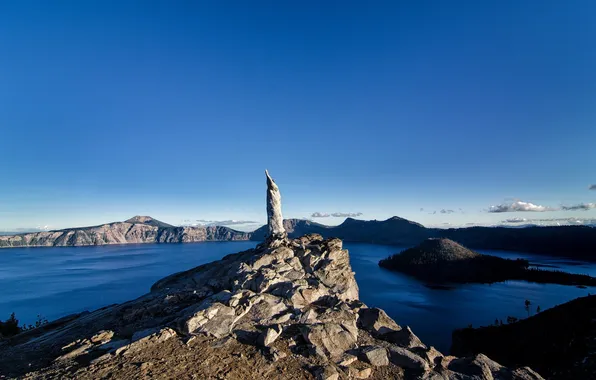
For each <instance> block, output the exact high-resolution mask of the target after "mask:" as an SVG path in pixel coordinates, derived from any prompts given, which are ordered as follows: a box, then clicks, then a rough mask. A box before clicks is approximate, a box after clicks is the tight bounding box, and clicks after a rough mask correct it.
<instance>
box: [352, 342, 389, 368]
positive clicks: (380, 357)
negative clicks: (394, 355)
mask: <svg viewBox="0 0 596 380" xmlns="http://www.w3.org/2000/svg"><path fill="white" fill-rule="evenodd" d="M359 358H360V360H362V361H364V362H366V363H369V364H370V365H373V366H375V367H381V366H386V365H389V358H388V357H387V350H386V349H385V348H384V347H378V346H368V347H364V348H362V350H361V351H360V355H359Z"/></svg>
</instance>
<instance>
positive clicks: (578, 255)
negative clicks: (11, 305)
mask: <svg viewBox="0 0 596 380" xmlns="http://www.w3.org/2000/svg"><path fill="white" fill-rule="evenodd" d="M284 227H285V228H286V231H287V232H288V235H289V236H290V237H291V238H297V237H300V236H302V235H304V234H309V233H317V234H320V235H322V236H323V237H326V238H330V237H337V238H340V239H343V240H344V241H347V242H360V243H372V244H386V245H399V246H415V245H417V244H419V243H420V242H422V241H423V240H425V239H428V238H447V239H451V240H453V241H456V242H458V243H460V244H463V245H465V246H467V247H469V248H472V249H486V250H503V251H517V252H529V253H538V254H545V255H553V256H566V257H570V258H575V259H581V260H590V261H596V228H593V227H588V226H549V227H530V226H528V227H526V228H509V227H469V228H450V229H441V228H426V227H424V226H423V225H421V224H419V223H416V222H412V221H410V220H407V219H403V218H400V217H397V216H394V217H392V218H389V219H387V220H358V219H353V218H347V219H346V220H345V221H344V222H343V223H342V224H340V225H338V226H325V225H323V224H320V223H315V222H312V221H309V220H303V219H286V220H284ZM267 233H268V232H267V226H263V227H261V228H259V229H257V230H256V231H253V232H240V231H236V230H233V229H230V228H228V227H223V226H196V227H190V226H184V227H173V226H171V225H169V224H167V223H164V222H160V221H158V220H156V219H153V218H151V217H148V216H135V217H133V218H131V219H128V220H127V221H124V222H115V223H109V224H104V225H101V226H94V227H82V228H70V229H64V230H59V231H47V232H35V233H27V234H17V235H11V236H0V247H22V246H73V245H102V244H126V243H152V242H178V243H181V242H194V241H223V240H249V239H250V240H255V241H263V240H264V239H265V236H266V235H267Z"/></svg>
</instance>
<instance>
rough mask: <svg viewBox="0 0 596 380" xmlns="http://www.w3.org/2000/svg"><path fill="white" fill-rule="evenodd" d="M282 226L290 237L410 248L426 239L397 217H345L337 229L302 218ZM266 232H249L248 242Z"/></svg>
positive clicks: (413, 225)
mask: <svg viewBox="0 0 596 380" xmlns="http://www.w3.org/2000/svg"><path fill="white" fill-rule="evenodd" d="M284 227H285V228H286V231H287V232H288V235H289V236H290V237H291V238H297V237H300V236H302V235H304V234H307V233H317V234H321V235H322V236H323V237H337V238H340V239H342V240H344V241H349V242H362V243H373V244H389V245H413V244H418V243H419V242H420V241H421V240H424V239H426V238H427V237H428V229H427V228H425V227H424V226H423V225H421V224H418V223H416V222H412V221H409V220H407V219H403V218H399V217H397V216H394V217H392V218H389V219H387V220H382V221H378V220H358V219H353V218H347V219H346V220H345V221H344V222H343V223H342V224H340V225H338V226H325V225H323V224H320V223H315V222H311V221H309V220H303V219H286V220H284ZM266 233H267V226H263V227H261V228H259V229H258V230H256V231H254V232H253V234H252V236H251V240H263V239H264V237H265V235H266Z"/></svg>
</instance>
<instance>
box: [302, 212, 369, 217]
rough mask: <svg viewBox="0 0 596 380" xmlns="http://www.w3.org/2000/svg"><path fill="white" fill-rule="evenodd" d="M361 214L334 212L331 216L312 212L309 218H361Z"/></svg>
mask: <svg viewBox="0 0 596 380" xmlns="http://www.w3.org/2000/svg"><path fill="white" fill-rule="evenodd" d="M362 215H363V214H362V213H361V212H334V213H331V214H328V213H326V212H318V211H317V212H313V213H312V214H311V216H310V217H311V218H329V217H330V216H332V217H334V218H353V217H355V216H362Z"/></svg>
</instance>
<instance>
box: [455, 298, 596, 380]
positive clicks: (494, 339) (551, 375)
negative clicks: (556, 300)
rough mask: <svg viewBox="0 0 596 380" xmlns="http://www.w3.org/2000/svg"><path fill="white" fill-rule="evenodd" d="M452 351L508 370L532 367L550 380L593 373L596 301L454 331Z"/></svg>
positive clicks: (582, 300)
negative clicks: (495, 362) (479, 355)
mask: <svg viewBox="0 0 596 380" xmlns="http://www.w3.org/2000/svg"><path fill="white" fill-rule="evenodd" d="M451 352H452V353H453V354H455V355H474V354H476V353H479V352H483V353H485V354H487V355H489V356H490V357H491V358H493V359H497V360H499V362H501V363H503V364H505V365H509V366H531V367H532V368H534V369H535V370H537V371H539V372H540V373H541V374H543V375H544V376H545V377H546V378H548V379H561V380H563V379H592V378H594V374H596V296H587V297H581V298H577V299H575V300H572V301H569V302H567V303H564V304H562V305H559V306H555V307H553V308H552V309H548V310H544V311H542V312H541V313H538V314H536V315H534V316H532V317H530V318H527V319H523V320H521V321H519V322H515V323H511V324H506V325H501V326H488V327H480V328H465V329H460V330H455V331H454V332H453V345H452V347H451Z"/></svg>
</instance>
